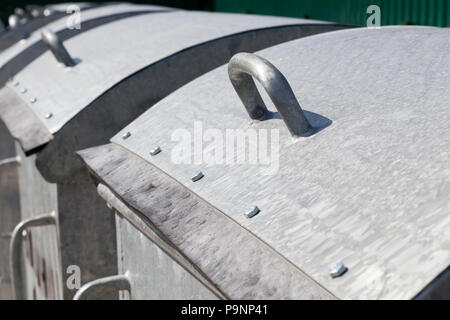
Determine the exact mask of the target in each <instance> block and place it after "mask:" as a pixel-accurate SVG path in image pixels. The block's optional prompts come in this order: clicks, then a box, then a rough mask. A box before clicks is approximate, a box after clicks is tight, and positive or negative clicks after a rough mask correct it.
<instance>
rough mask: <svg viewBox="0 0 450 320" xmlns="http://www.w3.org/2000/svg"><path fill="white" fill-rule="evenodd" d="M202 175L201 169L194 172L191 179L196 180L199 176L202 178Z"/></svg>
mask: <svg viewBox="0 0 450 320" xmlns="http://www.w3.org/2000/svg"><path fill="white" fill-rule="evenodd" d="M203 177H204V174H203V172H201V171H199V172H197V173H195V174H194V175H193V176H192V181H194V182H195V181H198V180H200V179H201V178H203Z"/></svg>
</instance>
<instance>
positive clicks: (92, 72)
mask: <svg viewBox="0 0 450 320" xmlns="http://www.w3.org/2000/svg"><path fill="white" fill-rule="evenodd" d="M302 23H305V24H319V23H320V24H323V23H322V22H315V21H312V20H299V19H291V18H277V17H265V16H248V15H234V14H220V13H206V12H184V11H180V12H170V13H165V14H162V15H159V14H146V15H142V16H138V17H132V18H127V19H123V20H121V21H119V22H113V23H109V24H107V25H104V26H101V27H98V28H96V29H94V30H92V31H90V32H87V33H83V34H81V35H79V36H76V37H74V38H72V39H70V40H68V41H66V42H65V46H66V48H67V49H68V51H69V52H70V54H71V55H72V56H73V57H74V58H76V59H80V60H81V62H80V63H79V64H78V65H76V66H75V67H73V68H71V69H67V68H61V67H60V66H58V65H57V64H56V63H55V58H54V57H53V56H52V54H51V53H50V52H47V53H46V54H44V55H42V56H41V57H39V58H38V59H36V60H35V61H34V62H33V63H31V64H29V65H28V66H27V67H26V68H24V69H23V70H22V71H21V72H20V73H18V74H17V76H16V77H15V80H17V81H19V82H20V86H18V87H13V86H12V84H9V85H8V86H11V88H13V90H16V91H17V92H20V91H21V90H22V88H26V89H27V92H26V93H24V94H23V97H24V100H26V101H29V100H30V99H31V98H33V97H36V98H37V99H38V101H37V102H36V103H35V104H33V105H32V106H31V105H30V107H31V110H33V112H34V113H35V114H36V116H37V117H38V118H40V119H41V120H42V121H43V122H44V123H45V125H46V126H47V127H48V129H49V130H50V131H51V132H52V133H55V132H56V131H58V130H59V129H60V128H61V127H62V126H63V125H64V124H66V123H67V121H69V120H70V119H71V118H72V117H74V116H75V115H76V114H77V113H79V112H80V111H81V110H82V109H83V108H84V107H85V106H87V105H88V104H89V103H90V102H92V101H93V100H94V99H95V98H97V97H98V96H100V95H101V94H102V93H104V92H105V91H106V90H108V89H109V88H110V87H111V86H113V85H115V84H117V83H118V82H119V81H121V80H123V79H124V78H126V77H127V76H130V75H131V74H133V73H135V72H136V71H138V70H140V69H142V68H143V67H145V66H148V65H150V64H152V63H154V62H157V61H158V60H160V59H163V58H165V57H167V56H169V55H171V54H174V53H176V52H179V51H181V50H183V49H186V48H188V47H192V46H195V45H198V44H200V43H202V42H205V41H210V40H213V39H217V38H221V37H224V36H226V35H230V34H234V33H239V32H243V31H247V30H252V29H258V28H263V27H272V26H282V25H291V24H302ZM136 39H142V41H136ZM105 57H107V58H105ZM36 74H39V75H40V77H39V81H36ZM49 112H52V113H53V117H52V118H51V119H46V118H45V115H46V114H48V113H49Z"/></svg>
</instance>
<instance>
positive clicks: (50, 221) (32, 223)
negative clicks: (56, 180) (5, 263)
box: [10, 212, 56, 300]
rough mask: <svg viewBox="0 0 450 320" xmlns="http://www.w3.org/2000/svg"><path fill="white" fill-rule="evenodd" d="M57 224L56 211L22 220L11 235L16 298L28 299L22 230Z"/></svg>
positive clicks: (12, 271)
mask: <svg viewBox="0 0 450 320" xmlns="http://www.w3.org/2000/svg"><path fill="white" fill-rule="evenodd" d="M55 224H56V217H55V213H54V212H52V213H50V214H46V215H42V216H39V217H36V218H31V219H27V220H24V221H22V222H20V223H19V224H18V225H17V226H16V227H15V228H14V231H13V233H12V236H11V242H10V264H11V280H12V284H13V294H14V298H15V299H16V300H24V299H26V297H25V293H24V292H23V279H22V269H21V260H22V232H23V231H24V230H26V229H28V228H34V227H42V226H49V225H55Z"/></svg>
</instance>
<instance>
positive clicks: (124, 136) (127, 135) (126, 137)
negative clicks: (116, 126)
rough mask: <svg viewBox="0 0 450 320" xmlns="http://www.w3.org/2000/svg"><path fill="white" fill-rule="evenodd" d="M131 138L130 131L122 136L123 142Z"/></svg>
mask: <svg viewBox="0 0 450 320" xmlns="http://www.w3.org/2000/svg"><path fill="white" fill-rule="evenodd" d="M129 137H131V132H130V131H127V132H125V133H124V134H123V135H122V139H123V140H125V139H128V138H129Z"/></svg>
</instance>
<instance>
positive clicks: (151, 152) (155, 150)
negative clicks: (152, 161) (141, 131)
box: [150, 147, 161, 156]
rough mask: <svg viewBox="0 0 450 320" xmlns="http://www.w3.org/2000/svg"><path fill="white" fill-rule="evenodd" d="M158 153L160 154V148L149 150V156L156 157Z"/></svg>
mask: <svg viewBox="0 0 450 320" xmlns="http://www.w3.org/2000/svg"><path fill="white" fill-rule="evenodd" d="M160 152H161V148H160V147H154V148H153V149H152V150H150V155H152V156H156V155H157V154H158V153H160Z"/></svg>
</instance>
